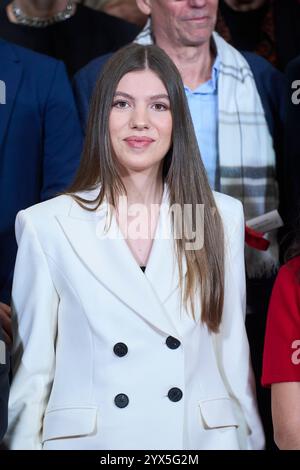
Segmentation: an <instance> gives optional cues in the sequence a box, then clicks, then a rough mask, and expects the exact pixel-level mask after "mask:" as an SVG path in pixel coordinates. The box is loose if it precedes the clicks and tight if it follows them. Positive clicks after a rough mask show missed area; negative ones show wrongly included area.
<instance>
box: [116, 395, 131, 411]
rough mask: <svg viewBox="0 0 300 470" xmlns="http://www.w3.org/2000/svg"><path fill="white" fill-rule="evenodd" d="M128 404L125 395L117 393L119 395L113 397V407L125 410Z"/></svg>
mask: <svg viewBox="0 0 300 470" xmlns="http://www.w3.org/2000/svg"><path fill="white" fill-rule="evenodd" d="M128 403H129V398H128V396H127V395H125V393H119V395H117V396H116V397H115V405H116V406H117V407H118V408H126V406H127V405H128Z"/></svg>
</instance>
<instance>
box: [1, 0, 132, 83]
mask: <svg viewBox="0 0 300 470" xmlns="http://www.w3.org/2000/svg"><path fill="white" fill-rule="evenodd" d="M138 31H139V28H138V27H137V26H136V25H133V24H131V23H128V22H126V21H124V20H122V19H120V18H116V17H115V16H111V15H107V14H106V13H104V12H100V11H96V10H93V9H91V8H88V7H86V6H84V5H80V4H78V3H76V2H74V1H72V0H14V1H12V2H10V3H8V5H6V6H5V7H3V8H1V10H0V37H1V38H3V39H6V40H7V41H11V42H13V43H16V44H18V45H20V46H23V47H27V48H29V49H32V50H34V51H36V52H40V53H42V54H47V55H49V56H52V57H55V58H56V59H59V60H62V61H63V62H64V63H65V65H66V67H67V71H68V74H69V76H72V75H73V74H74V73H75V72H76V71H77V70H79V69H80V68H81V67H83V66H84V65H85V64H87V63H88V62H90V61H91V60H92V59H93V58H95V57H97V56H98V55H101V54H105V53H107V52H111V51H115V50H117V49H119V48H120V47H121V46H123V45H125V44H127V43H129V42H131V41H132V40H133V39H134V37H135V36H136V34H137V32H138Z"/></svg>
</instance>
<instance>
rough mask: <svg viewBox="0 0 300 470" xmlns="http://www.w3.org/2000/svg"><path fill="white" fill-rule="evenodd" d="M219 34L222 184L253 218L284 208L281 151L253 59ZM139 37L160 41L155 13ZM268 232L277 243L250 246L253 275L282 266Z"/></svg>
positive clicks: (248, 261)
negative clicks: (281, 203) (280, 199)
mask: <svg viewBox="0 0 300 470" xmlns="http://www.w3.org/2000/svg"><path fill="white" fill-rule="evenodd" d="M213 40H214V43H215V46H216V49H217V54H218V56H219V58H220V70H219V78H218V108H219V131H218V132H219V135H218V140H219V165H220V188H221V192H222V193H225V194H228V195H229V196H232V197H235V198H237V199H239V200H240V201H241V202H242V203H243V206H244V212H245V218H246V220H249V219H251V218H253V217H257V216H259V215H263V214H265V213H266V212H269V211H271V210H274V209H277V208H278V189H277V182H276V178H275V165H276V163H275V162H276V157H275V151H274V148H273V142H272V137H271V134H270V131H269V128H268V124H267V121H266V118H265V113H264V109H263V106H262V103H261V99H260V96H259V93H258V91H257V88H256V85H255V80H254V77H253V74H252V71H251V68H250V66H249V64H248V62H247V61H246V59H245V58H244V57H243V56H242V54H240V53H239V52H238V51H237V50H236V49H234V48H233V47H232V46H230V45H229V44H228V43H227V42H226V41H224V39H222V38H221V37H220V36H219V35H218V34H217V33H213ZM134 42H136V43H138V44H143V45H147V44H154V42H155V40H154V38H153V35H152V28H151V20H150V19H149V20H148V22H147V24H146V25H145V27H144V29H143V30H142V31H141V33H140V34H139V35H138V36H137V38H136V39H135V41H134ZM266 238H268V240H269V241H270V242H271V243H270V247H269V249H268V250H267V251H265V252H264V251H257V250H255V249H253V248H248V247H246V266H247V274H248V276H249V277H263V276H270V275H272V274H273V273H274V272H275V271H276V269H277V267H278V244H277V233H276V231H275V230H274V231H272V232H269V233H268V234H267V236H266Z"/></svg>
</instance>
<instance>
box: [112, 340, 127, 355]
mask: <svg viewBox="0 0 300 470" xmlns="http://www.w3.org/2000/svg"><path fill="white" fill-rule="evenodd" d="M114 353H115V355H116V356H119V357H123V356H126V354H127V353H128V348H127V346H126V344H125V343H117V344H115V345H114Z"/></svg>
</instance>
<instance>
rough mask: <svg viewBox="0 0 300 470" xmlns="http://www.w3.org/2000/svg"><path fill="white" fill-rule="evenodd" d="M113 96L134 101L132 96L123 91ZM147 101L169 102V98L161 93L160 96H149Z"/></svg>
mask: <svg viewBox="0 0 300 470" xmlns="http://www.w3.org/2000/svg"><path fill="white" fill-rule="evenodd" d="M115 96H123V97H124V98H128V99H130V100H134V99H135V98H134V96H131V95H129V93H125V92H123V91H116V93H115ZM147 99H149V100H159V99H166V100H168V101H170V99H169V96H168V95H167V94H165V93H161V94H158V95H151V96H149V97H147Z"/></svg>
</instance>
